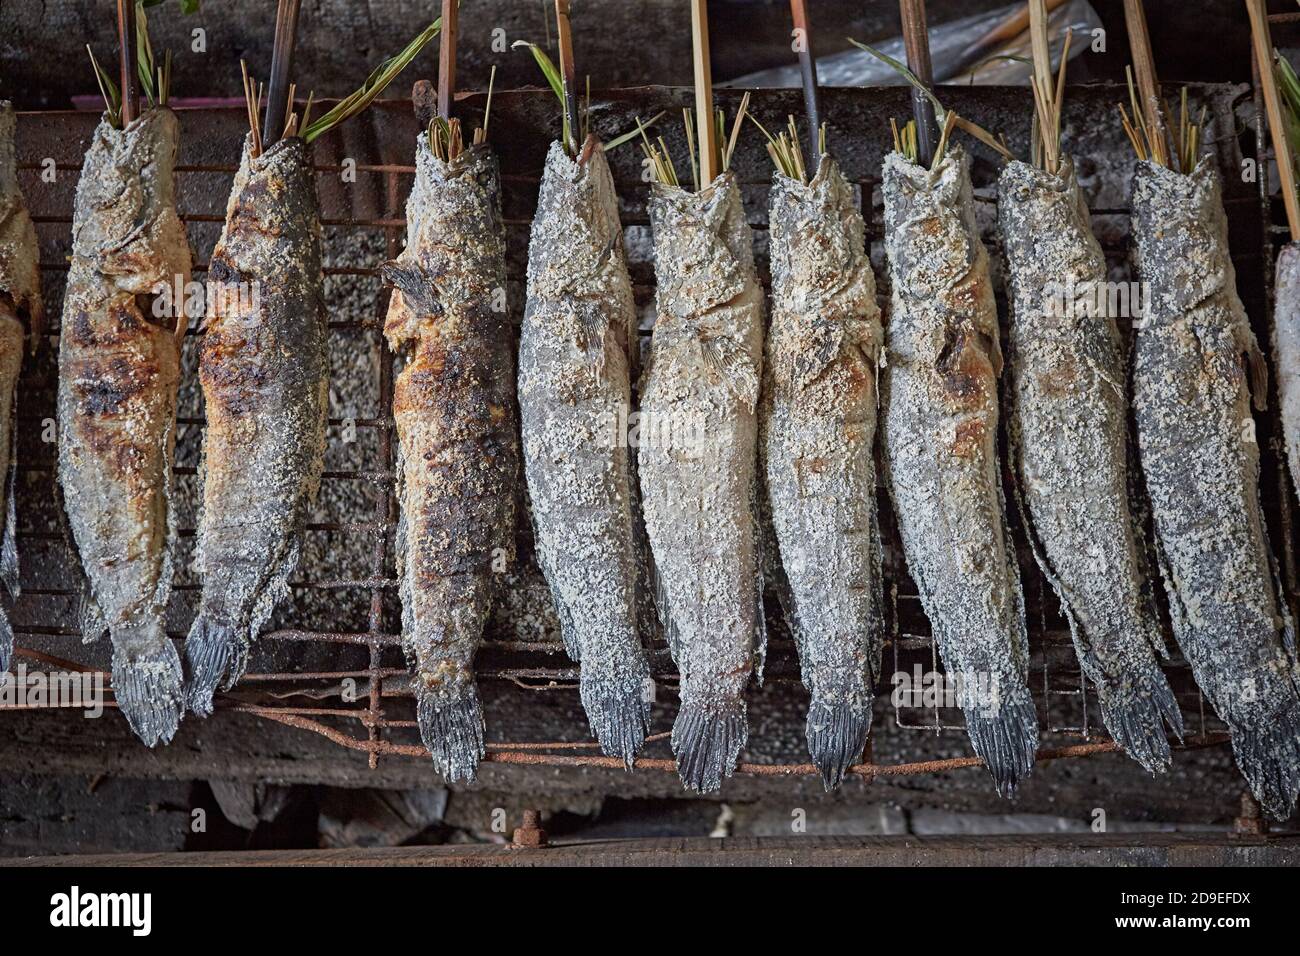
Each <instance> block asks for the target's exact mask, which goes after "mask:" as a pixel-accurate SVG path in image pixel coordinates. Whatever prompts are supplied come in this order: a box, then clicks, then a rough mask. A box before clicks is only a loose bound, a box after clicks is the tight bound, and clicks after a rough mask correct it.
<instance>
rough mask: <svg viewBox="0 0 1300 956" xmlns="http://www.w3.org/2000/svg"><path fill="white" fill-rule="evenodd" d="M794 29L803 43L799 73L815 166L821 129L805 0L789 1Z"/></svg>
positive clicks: (809, 24) (815, 70) (814, 61)
mask: <svg viewBox="0 0 1300 956" xmlns="http://www.w3.org/2000/svg"><path fill="white" fill-rule="evenodd" d="M790 15H791V17H792V18H793V19H794V28H795V30H797V31H799V34H800V39H801V40H802V41H803V42H802V43H801V44H800V46H799V73H800V75H801V76H802V77H803V103H804V110H805V112H807V114H808V142H809V144H810V146H811V147H812V148H811V152H812V154H813V157H814V159H813V162H814V164H816V154H817V143H818V137H819V134H820V132H821V128H822V118H821V108H820V105H819V103H818V102H817V100H818V95H817V58H816V55H815V54H814V53H813V42H812V23H811V22H809V20H808V4H807V2H806V0H790Z"/></svg>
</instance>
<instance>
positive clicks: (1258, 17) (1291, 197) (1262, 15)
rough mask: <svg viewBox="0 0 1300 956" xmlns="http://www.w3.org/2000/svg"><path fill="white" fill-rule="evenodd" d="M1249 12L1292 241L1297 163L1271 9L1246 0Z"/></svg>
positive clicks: (1296, 222) (1298, 220) (1296, 232)
mask: <svg viewBox="0 0 1300 956" xmlns="http://www.w3.org/2000/svg"><path fill="white" fill-rule="evenodd" d="M1246 10H1247V11H1248V12H1249V13H1250V33H1251V37H1252V38H1253V39H1254V41H1255V63H1256V65H1257V66H1258V67H1259V85H1260V88H1261V90H1262V91H1263V93H1264V108H1265V109H1266V110H1267V112H1268V128H1269V132H1270V133H1271V134H1272V137H1273V153H1274V155H1275V156H1276V157H1277V172H1278V176H1279V177H1280V178H1281V180H1282V201H1283V202H1284V203H1285V204H1286V223H1287V227H1288V228H1289V229H1290V230H1291V241H1292V242H1295V241H1297V240H1300V199H1298V198H1297V197H1296V179H1295V167H1294V166H1292V165H1291V163H1292V159H1291V141H1290V140H1289V139H1288V138H1287V135H1286V121H1285V119H1284V118H1283V115H1282V97H1281V94H1280V92H1279V91H1278V88H1277V77H1276V75H1274V73H1273V40H1272V37H1270V36H1269V29H1268V9H1267V7H1266V6H1265V3H1264V0H1246Z"/></svg>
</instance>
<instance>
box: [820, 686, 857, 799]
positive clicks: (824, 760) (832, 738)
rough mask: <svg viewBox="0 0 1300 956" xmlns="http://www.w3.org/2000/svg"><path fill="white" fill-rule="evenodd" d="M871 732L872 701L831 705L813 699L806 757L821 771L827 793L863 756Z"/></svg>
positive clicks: (850, 701)
mask: <svg viewBox="0 0 1300 956" xmlns="http://www.w3.org/2000/svg"><path fill="white" fill-rule="evenodd" d="M870 732H871V699H870V698H869V697H868V698H867V700H865V701H862V700H852V699H849V700H841V701H837V702H834V703H831V702H828V701H822V700H818V699H817V698H816V697H814V698H813V700H812V703H811V704H809V705H808V722H807V724H806V725H805V736H806V737H807V738H808V756H810V757H811V758H812V762H813V764H814V765H816V767H817V769H818V770H819V771H821V775H822V783H823V785H825V787H826V791H827V793H829V792H830V791H832V790H834V789H835V788H836V787H838V786H839V785H840V784H841V783H842V782H843V781H844V774H845V772H846V771H847V770H848V769H849V767H851V766H853V764H854V763H855V762H856V761H857V760H858V758H859V757H861V756H862V750H863V748H864V747H866V745H867V734H869V733H870Z"/></svg>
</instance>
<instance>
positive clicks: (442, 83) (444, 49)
mask: <svg viewBox="0 0 1300 956" xmlns="http://www.w3.org/2000/svg"><path fill="white" fill-rule="evenodd" d="M459 32H460V3H459V0H442V33H441V35H440V36H439V38H438V115H439V116H441V117H442V118H443V119H445V120H449V119H451V101H452V98H453V97H454V96H455V95H456V39H457V36H456V35H457V34H458V33H459Z"/></svg>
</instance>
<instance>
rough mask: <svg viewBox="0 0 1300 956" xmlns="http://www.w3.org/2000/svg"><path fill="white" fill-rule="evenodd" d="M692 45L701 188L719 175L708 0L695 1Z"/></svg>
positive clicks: (693, 2) (692, 11) (692, 5)
mask: <svg viewBox="0 0 1300 956" xmlns="http://www.w3.org/2000/svg"><path fill="white" fill-rule="evenodd" d="M691 43H692V47H693V49H694V58H695V127H696V130H697V132H698V135H697V137H696V138H697V139H698V140H699V150H700V186H701V188H703V187H706V186H708V185H709V183H711V182H713V180H714V179H716V178H717V175H718V172H719V170H718V160H719V156H718V127H717V122H716V120H715V119H714V117H713V72H712V70H711V69H710V67H709V4H708V0H691Z"/></svg>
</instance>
